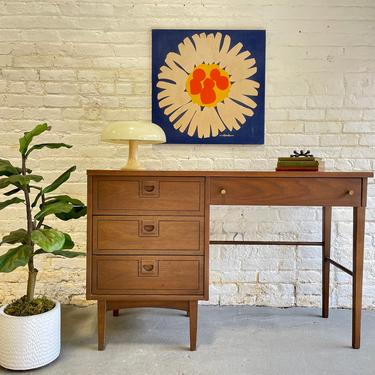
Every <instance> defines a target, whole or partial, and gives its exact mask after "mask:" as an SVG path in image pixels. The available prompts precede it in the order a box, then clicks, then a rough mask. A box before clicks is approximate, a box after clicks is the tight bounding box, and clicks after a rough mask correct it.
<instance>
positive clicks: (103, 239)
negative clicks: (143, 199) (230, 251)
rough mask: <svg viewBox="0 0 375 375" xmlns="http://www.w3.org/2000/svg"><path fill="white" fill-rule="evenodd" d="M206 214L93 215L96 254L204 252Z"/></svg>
mask: <svg viewBox="0 0 375 375" xmlns="http://www.w3.org/2000/svg"><path fill="white" fill-rule="evenodd" d="M203 245H204V221H203V217H189V216H185V217H184V216H94V218H93V252H94V254H139V253H142V254H157V253H164V254H165V253H170V254H173V253H175V254H189V253H190V254H191V253H193V254H194V253H195V254H200V253H202V254H203Z"/></svg>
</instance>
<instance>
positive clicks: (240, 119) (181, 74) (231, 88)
mask: <svg viewBox="0 0 375 375" xmlns="http://www.w3.org/2000/svg"><path fill="white" fill-rule="evenodd" d="M264 81H265V31H264V30H166V29H156V30H153V31H152V122H154V123H155V124H157V125H159V126H161V127H162V128H163V130H164V131H165V134H166V136H167V143H207V144H209V143H215V144H220V143H221V144H263V143H264V92H265V87H264Z"/></svg>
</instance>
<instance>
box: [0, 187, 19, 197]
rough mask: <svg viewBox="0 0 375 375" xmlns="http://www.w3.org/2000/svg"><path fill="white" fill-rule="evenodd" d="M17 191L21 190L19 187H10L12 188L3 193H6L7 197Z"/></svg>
mask: <svg viewBox="0 0 375 375" xmlns="http://www.w3.org/2000/svg"><path fill="white" fill-rule="evenodd" d="M19 191H21V189H20V188H16V189H12V190H9V191H7V192H6V193H4V195H6V196H7V197H9V196H10V195H13V194H16V193H18V192H19Z"/></svg>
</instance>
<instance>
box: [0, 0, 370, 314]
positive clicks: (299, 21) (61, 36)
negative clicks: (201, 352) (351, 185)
mask: <svg viewBox="0 0 375 375" xmlns="http://www.w3.org/2000/svg"><path fill="white" fill-rule="evenodd" d="M153 27H155V28H211V29H212V28H213V29H214V28H219V29H220V28H228V29H233V28H234V29H241V28H244V29H252V28H253V29H259V28H260V29H266V30H267V72H266V80H267V82H266V143H265V145H264V146H263V145H262V146H251V145H248V146H229V145H228V146H220V145H217V146H215V145H209V146H204V145H202V146H200V145H195V146H194V145H159V146H154V147H151V146H145V147H142V148H141V150H140V153H141V157H142V159H144V160H145V164H146V165H147V166H148V167H150V168H159V169H215V170H218V169H241V170H262V169H273V168H274V166H275V161H276V159H277V157H278V156H280V155H287V154H288V153H289V152H291V151H292V150H293V149H294V148H300V146H301V147H302V146H303V147H304V148H309V149H311V150H312V151H313V152H314V154H316V155H319V156H321V157H323V158H324V159H325V160H326V166H327V167H328V168H330V169H332V170H362V169H366V170H372V169H374V167H375V99H374V97H375V38H374V35H375V3H374V0H356V1H352V0H316V1H314V2H307V1H305V0H269V1H265V0H253V1H251V2H250V1H248V0H231V1H229V0H219V1H218V0H215V1H214V0H186V1H183V0H182V1H180V0H169V1H166V0H137V1H128V0H103V1H97V2H95V1H91V0H82V1H74V0H72V1H51V0H39V1H31V0H29V1H26V0H20V1H17V0H7V1H1V0H0V155H1V157H4V158H10V159H11V160H12V161H14V162H16V159H15V157H16V155H17V153H16V150H17V142H18V138H19V136H20V135H21V134H22V132H23V131H25V130H27V129H30V128H31V127H33V126H34V125H35V124H36V123H38V122H40V121H47V122H48V123H49V124H50V125H52V126H53V133H52V134H53V135H51V136H48V139H50V140H51V139H52V138H54V139H56V140H57V139H59V140H61V141H65V142H68V143H71V144H73V145H74V146H75V147H74V148H73V149H71V150H60V151H56V152H52V151H40V152H39V153H38V154H36V153H35V155H34V156H35V158H34V159H32V160H31V167H32V168H33V169H35V170H36V171H40V172H41V173H43V174H44V175H45V176H46V183H48V182H49V181H51V180H52V179H53V178H55V177H56V176H57V175H58V174H60V173H61V172H62V171H63V170H65V169H66V168H67V167H69V166H70V165H72V164H76V165H77V166H78V172H77V173H76V174H75V175H74V177H73V178H72V181H71V183H70V184H68V185H66V186H65V187H64V189H63V190H64V192H65V193H70V194H74V195H76V196H77V197H78V198H81V199H83V200H85V199H86V195H85V191H86V185H85V182H86V176H85V170H86V169H88V168H90V169H93V168H118V167H120V166H121V165H122V164H123V163H124V159H125V157H126V154H127V150H126V148H125V147H120V146H114V145H109V144H103V143H100V142H99V134H100V132H101V129H102V127H103V126H104V125H105V123H106V122H107V121H111V120H121V119H122V120H137V119H143V120H150V118H151V111H150V110H151V105H150V103H151V100H150V99H151V98H150V76H151V74H150V73H151V72H150V66H151V62H150V58H151V56H150V55H151V52H150V51H151V32H150V31H151V28H153ZM43 139H47V137H45V136H43ZM51 155H55V156H54V157H51ZM368 192H369V199H368V210H367V218H368V222H367V226H366V253H365V257H366V263H365V280H364V281H365V282H364V306H366V307H367V308H374V307H375V255H374V254H375V253H374V245H375V184H374V181H373V180H371V181H370V186H369V191H368ZM333 218H334V225H333V236H334V240H333V249H332V251H333V255H334V257H335V258H336V259H338V260H339V261H340V262H342V263H344V264H345V265H347V266H348V267H350V266H351V243H350V233H351V219H352V216H351V211H350V209H344V208H337V209H335V210H334V212H333ZM22 220H23V209H22V207H15V208H9V209H7V210H4V211H2V212H0V235H4V234H5V233H7V232H8V231H10V230H12V229H15V228H17V227H19V224H20V221H21V222H22ZM320 221H321V211H320V209H315V208H306V209H304V208H276V207H273V208H268V207H251V208H249V207H214V208H212V223H211V236H212V238H220V239H233V238H234V237H236V238H246V239H259V240H266V239H272V240H289V239H290V240H297V239H305V240H315V241H317V240H320V238H321V237H320V236H321V234H320V225H321V224H320ZM60 226H61V228H62V229H64V230H67V231H69V232H70V233H72V237H73V238H74V240H76V241H77V244H78V249H79V250H84V249H85V220H79V221H78V222H68V223H60ZM210 261H211V300H210V302H212V303H221V304H258V305H272V306H292V305H299V306H318V305H320V293H321V286H320V280H321V272H320V269H321V257H320V249H319V248H303V247H301V248H296V247H292V246H289V247H280V248H277V247H267V246H263V247H261V246H252V247H250V246H245V247H233V246H212V247H211V260H210ZM37 264H38V268H39V269H40V274H39V284H38V288H37V291H38V293H46V294H48V295H50V296H52V297H55V298H58V299H59V300H61V301H63V302H70V303H78V304H84V303H85V295H84V293H85V286H84V285H85V259H83V258H82V259H73V260H69V259H59V258H52V257H48V256H45V257H44V258H43V257H40V258H38V260H37ZM25 280H26V273H25V271H24V270H20V271H18V272H14V273H11V274H0V302H8V301H9V300H11V299H13V298H15V297H16V296H17V297H19V296H21V295H22V294H23V293H24V290H25ZM331 286H332V304H333V305H335V306H341V307H347V306H350V303H351V300H350V298H351V297H350V296H351V288H350V278H349V277H347V276H346V275H345V274H343V273H341V272H340V271H336V270H333V271H332V280H331Z"/></svg>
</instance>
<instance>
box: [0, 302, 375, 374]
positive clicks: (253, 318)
mask: <svg viewBox="0 0 375 375" xmlns="http://www.w3.org/2000/svg"><path fill="white" fill-rule="evenodd" d="M319 314H320V310H318V309H303V308H291V309H276V308H260V307H216V306H215V307H214V306H200V308H199V318H200V319H199V331H198V350H197V351H196V352H190V351H189V350H188V318H186V317H185V316H184V313H183V312H179V311H176V310H159V309H133V310H123V311H121V313H120V316H119V317H118V318H113V317H112V316H111V315H110V313H108V331H107V348H106V350H105V351H104V352H98V351H97V350H96V327H95V325H96V309H95V307H94V306H92V307H88V308H77V307H72V306H64V308H63V317H62V319H63V338H62V341H63V345H62V353H61V356H60V357H59V359H58V360H56V361H55V362H54V363H52V364H51V365H49V366H46V367H44V368H42V369H39V370H37V371H28V372H27V374H36V373H37V374H53V375H59V374H64V375H69V374H72V375H73V374H74V375H77V374H80V375H85V374H90V375H91V374H101V375H104V374H127V375H128V374H141V375H144V374H163V375H168V374H178V375H182V374H194V375H195V374H205V375H210V374H220V375H226V374H256V375H266V374H267V375H268V374H270V375H271V374H272V375H274V374H277V375H284V374H285V375H294V374H296V375H315V374H319V375H324V374H329V375H333V374H340V375H346V374H348V375H349V374H350V375H352V374H353V375H354V374H356V375H367V374H369V375H374V374H375V312H369V311H367V312H364V315H363V338H362V348H361V349H360V350H352V349H351V348H350V343H351V312H350V310H331V316H330V319H328V320H327V319H322V318H320V317H319ZM0 373H8V374H10V373H12V372H10V371H5V370H2V369H0ZM13 373H14V372H13Z"/></svg>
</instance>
